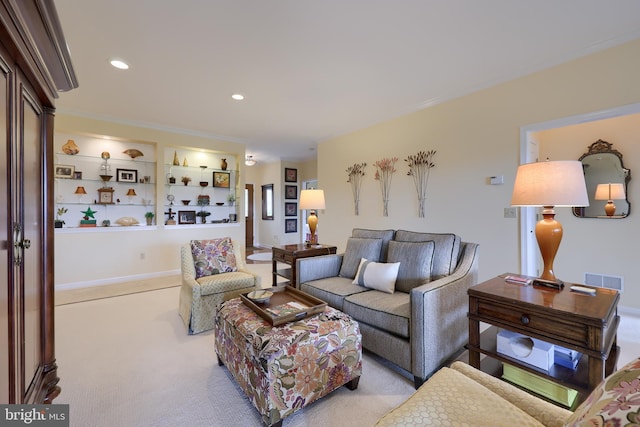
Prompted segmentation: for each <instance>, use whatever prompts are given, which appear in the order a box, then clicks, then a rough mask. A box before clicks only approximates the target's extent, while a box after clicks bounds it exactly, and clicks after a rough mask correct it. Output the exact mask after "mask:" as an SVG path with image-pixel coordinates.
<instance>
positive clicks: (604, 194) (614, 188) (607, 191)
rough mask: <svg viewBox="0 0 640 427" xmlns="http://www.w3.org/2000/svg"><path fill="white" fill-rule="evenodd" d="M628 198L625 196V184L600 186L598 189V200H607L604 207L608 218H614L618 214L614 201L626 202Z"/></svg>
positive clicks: (596, 197) (596, 196)
mask: <svg viewBox="0 0 640 427" xmlns="http://www.w3.org/2000/svg"><path fill="white" fill-rule="evenodd" d="M625 198H626V196H625V194H624V185H623V184H619V183H616V184H612V183H608V184H598V186H597V187H596V195H595V199H596V200H607V204H606V205H604V211H605V213H606V214H607V216H613V214H615V213H616V205H615V204H614V203H613V201H614V200H624V199H625Z"/></svg>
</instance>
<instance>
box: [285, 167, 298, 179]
mask: <svg viewBox="0 0 640 427" xmlns="http://www.w3.org/2000/svg"><path fill="white" fill-rule="evenodd" d="M284 182H298V169H294V168H284Z"/></svg>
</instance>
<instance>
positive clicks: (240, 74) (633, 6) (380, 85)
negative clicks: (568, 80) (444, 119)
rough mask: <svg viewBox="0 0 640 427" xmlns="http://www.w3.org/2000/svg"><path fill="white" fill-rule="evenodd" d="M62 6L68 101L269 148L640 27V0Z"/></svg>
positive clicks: (552, 60)
mask: <svg viewBox="0 0 640 427" xmlns="http://www.w3.org/2000/svg"><path fill="white" fill-rule="evenodd" d="M56 6H57V9H58V14H59V16H60V21H61V22H62V27H63V29H64V33H65V36H66V38H67V42H68V44H69V47H70V50H71V57H72V62H73V64H74V68H75V71H76V74H77V77H78V80H79V82H80V87H79V88H78V89H76V90H74V91H72V92H69V93H62V94H61V95H60V99H59V100H58V101H57V107H58V110H59V111H60V112H66V113H72V114H82V115H87V116H90V117H97V118H101V119H107V120H115V121H121V122H125V123H132V124H137V125H148V126H152V127H158V128H164V129H172V130H178V129H179V130H181V131H187V132H189V133H194V134H200V135H208V136H213V137H216V138H220V139H224V140H229V141H236V142H242V143H245V144H246V145H247V154H253V155H254V157H255V158H256V159H257V160H258V161H272V160H274V159H282V160H292V161H296V160H303V159H308V158H310V157H314V156H315V151H314V150H315V147H316V145H317V144H318V143H319V142H322V141H323V140H326V139H328V138H331V137H334V136H337V135H342V134H345V133H348V132H351V131H354V130H357V129H360V128H363V127H367V126H370V125H372V124H375V123H378V122H381V121H384V120H387V119H390V118H393V117H397V116H400V115H403V114H406V113H409V112H412V111H416V110H419V109H422V108H425V107H427V106H429V105H434V104H436V103H439V102H442V101H444V100H447V99H451V98H454V97H457V96H461V95H464V94H467V93H470V92H473V91H476V90H478V89H481V88H484V87H488V86H491V85H494V84H497V83H500V82H502V81H506V80H510V79H513V78H516V77H519V76H523V75H526V74H529V73H531V72H534V71H537V70H540V69H543V68H547V67H550V66H552V65H555V64H559V63H562V62H565V61H567V60H570V59H573V58H577V57H579V56H583V55H586V54H589V53H593V52H595V51H598V50H601V49H605V48H608V47H610V46H614V45H617V44H620V43H623V42H626V41H629V40H632V39H636V38H640V1H637V0H609V1H602V0H562V1H558V0H536V1H530V0H528V1H525V0H482V1H479V0H315V1H311V0H181V1H177V0H109V1H104V0H56ZM114 57H117V58H122V59H124V60H126V61H127V62H128V63H129V64H130V65H131V68H130V69H129V70H127V71H121V70H117V69H115V68H113V67H111V66H110V65H109V60H110V59H111V58H114ZM237 92H239V93H242V94H244V95H245V97H246V98H245V100H244V101H240V102H239V101H234V100H232V99H231V95H232V94H233V93H237ZM179 143H180V141H176V144H179Z"/></svg>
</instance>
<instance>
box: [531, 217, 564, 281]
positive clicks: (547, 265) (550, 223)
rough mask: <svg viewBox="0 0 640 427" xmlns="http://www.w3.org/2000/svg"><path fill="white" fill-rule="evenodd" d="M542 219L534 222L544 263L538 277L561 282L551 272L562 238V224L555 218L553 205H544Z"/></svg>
mask: <svg viewBox="0 0 640 427" xmlns="http://www.w3.org/2000/svg"><path fill="white" fill-rule="evenodd" d="M542 216H543V219H542V220H540V221H539V222H538V223H537V224H536V239H537V240H538V246H539V247H540V253H541V254H542V262H543V264H544V267H543V271H542V275H541V276H540V279H542V280H547V281H550V282H556V283H562V281H560V280H558V279H557V278H556V276H555V274H553V261H554V259H555V258H556V253H557V252H558V248H559V247H560V241H561V240H562V224H560V223H559V222H558V221H556V220H555V218H554V217H555V212H554V210H553V206H544V211H543V212H542Z"/></svg>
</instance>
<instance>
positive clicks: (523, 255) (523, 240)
mask: <svg viewBox="0 0 640 427" xmlns="http://www.w3.org/2000/svg"><path fill="white" fill-rule="evenodd" d="M638 113H640V103H635V104H628V105H623V106H620V107H614V108H609V109H606V110H600V111H594V112H591V113H585V114H578V115H575V116H569V117H563V118H560V119H555V120H549V121H546V122H541V123H534V124H531V125H527V126H522V127H520V164H525V163H531V162H534V161H536V157H537V153H536V154H535V157H534V154H533V153H532V150H530V146H531V144H530V143H531V142H532V141H533V136H532V133H534V132H538V131H542V130H548V129H555V128H561V127H565V126H572V125H578V124H581V123H588V122H595V121H598V120H606V119H612V118H614V117H620V116H626V115H630V114H638ZM576 160H577V159H576ZM536 222H537V209H536V208H521V210H520V272H521V274H524V275H528V276H539V274H538V271H539V269H540V255H539V250H538V243H537V241H536V238H535V233H533V230H534V229H535V225H536Z"/></svg>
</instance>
